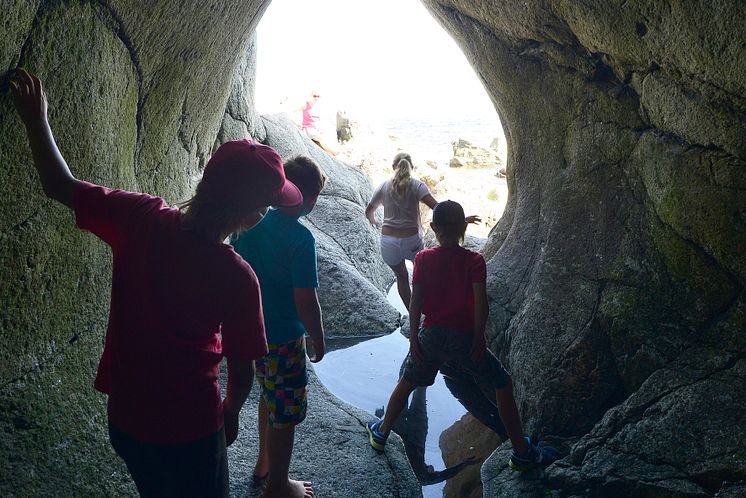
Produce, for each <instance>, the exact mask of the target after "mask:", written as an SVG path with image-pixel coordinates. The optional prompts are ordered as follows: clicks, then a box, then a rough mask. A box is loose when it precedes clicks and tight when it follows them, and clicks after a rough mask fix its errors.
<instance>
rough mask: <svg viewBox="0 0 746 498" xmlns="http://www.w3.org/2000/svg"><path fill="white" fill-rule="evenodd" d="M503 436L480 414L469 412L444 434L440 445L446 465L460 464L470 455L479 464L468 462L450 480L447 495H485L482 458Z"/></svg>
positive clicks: (490, 452) (478, 496)
mask: <svg viewBox="0 0 746 498" xmlns="http://www.w3.org/2000/svg"><path fill="white" fill-rule="evenodd" d="M501 441H502V439H501V438H500V436H498V435H497V434H496V433H495V432H493V431H491V430H490V429H488V428H487V427H485V426H484V425H483V424H481V423H480V422H479V421H478V420H477V419H476V418H474V417H473V416H472V415H470V414H468V413H467V414H466V415H464V416H463V417H461V419H460V420H459V421H457V422H456V423H454V424H453V425H452V426H451V427H449V428H448V429H446V430H445V431H443V433H441V435H440V440H439V445H440V449H441V451H442V453H443V461H444V462H445V464H446V466H448V467H450V466H453V465H457V464H459V463H460V462H463V461H465V460H467V459H469V458H474V459H475V464H474V465H470V466H467V467H466V468H464V469H463V470H461V472H459V473H458V474H457V475H456V476H455V477H452V478H451V479H449V480H448V482H447V483H446V486H445V488H444V489H443V496H445V497H451V496H453V497H463V498H481V497H482V480H481V476H480V467H481V462H482V461H483V460H484V459H486V458H487V457H489V456H490V455H491V454H492V452H493V451H494V450H495V448H497V447H498V446H499V444H500V442H501Z"/></svg>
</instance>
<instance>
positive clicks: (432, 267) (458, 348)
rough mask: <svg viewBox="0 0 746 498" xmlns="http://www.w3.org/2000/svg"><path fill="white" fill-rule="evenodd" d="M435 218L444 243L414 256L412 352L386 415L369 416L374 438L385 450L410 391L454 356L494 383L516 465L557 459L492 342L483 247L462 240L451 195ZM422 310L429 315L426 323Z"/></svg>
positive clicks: (462, 220) (459, 213)
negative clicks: (525, 419) (527, 419)
mask: <svg viewBox="0 0 746 498" xmlns="http://www.w3.org/2000/svg"><path fill="white" fill-rule="evenodd" d="M430 226H431V228H432V229H433V231H434V232H435V236H436V237H437V239H438V243H439V244H440V245H439V246H438V247H434V248H432V249H426V250H423V251H420V252H419V253H418V254H417V256H416V257H415V262H414V273H413V274H412V285H413V288H412V300H411V302H410V308H409V354H408V355H407V358H406V364H405V366H404V373H403V374H402V376H401V378H400V379H399V383H398V384H397V385H396V387H395V388H394V392H393V393H391V398H390V399H389V402H388V405H387V407H386V412H385V414H384V418H383V420H376V421H370V422H368V423H367V424H366V429H367V432H368V440H369V442H370V445H371V446H372V447H373V448H374V449H375V450H378V451H383V450H384V448H385V445H386V440H387V439H388V436H389V431H390V430H391V428H392V427H393V424H394V421H395V420H396V418H397V417H398V416H399V414H400V413H401V411H402V410H403V409H404V407H405V406H406V403H407V399H408V398H409V395H410V394H411V393H412V391H414V390H415V389H416V388H417V387H418V386H430V385H432V384H433V382H434V381H435V376H436V375H437V373H438V370H439V369H440V368H441V366H444V365H445V366H448V365H450V364H455V365H458V366H459V368H460V369H461V370H463V371H465V372H468V373H469V374H470V375H471V376H472V377H474V380H475V381H476V382H477V383H479V384H483V385H488V386H491V388H492V389H493V390H494V391H495V395H496V398H497V406H498V410H499V413H500V418H501V419H502V422H503V424H504V426H505V430H506V431H507V433H508V437H509V438H510V441H511V443H512V444H513V451H512V453H511V456H510V460H509V462H508V464H509V465H510V467H511V468H512V469H513V470H521V471H522V470H527V469H530V468H533V467H536V466H546V465H549V464H551V463H552V462H554V461H555V460H556V459H557V458H558V457H559V454H558V452H557V450H556V449H554V448H551V447H546V446H539V445H538V444H536V442H535V441H533V440H532V439H531V438H530V437H528V436H524V435H523V428H522V424H521V419H520V415H519V414H518V408H517V406H516V403H515V398H514V397H513V384H512V382H511V380H510V376H509V375H508V372H506V371H505V369H504V368H503V366H502V365H501V364H500V361H499V360H498V359H497V358H495V355H493V354H492V352H491V351H489V350H488V349H487V346H486V341H485V337H484V329H485V324H486V322H487V314H488V304H487V290H486V265H485V262H484V258H483V257H482V255H481V254H479V253H476V252H473V251H470V250H468V249H466V248H464V247H462V246H461V245H460V243H461V242H462V241H463V240H464V236H465V233H466V227H467V222H466V217H465V216H464V210H463V208H462V207H461V205H460V204H458V203H457V202H453V201H444V202H441V203H439V204H438V205H436V206H435V209H434V210H433V221H432V223H431V225H430ZM423 313H424V315H425V321H424V322H423V326H422V328H421V329H420V317H421V315H422V314H423Z"/></svg>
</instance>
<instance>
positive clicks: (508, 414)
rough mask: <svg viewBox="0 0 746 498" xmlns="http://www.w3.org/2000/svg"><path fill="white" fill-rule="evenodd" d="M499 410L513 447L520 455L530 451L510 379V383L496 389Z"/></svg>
mask: <svg viewBox="0 0 746 498" xmlns="http://www.w3.org/2000/svg"><path fill="white" fill-rule="evenodd" d="M496 397H497V410H498V412H500V419H502V421H503V425H504V426H505V432H507V433H508V438H510V442H511V443H512V444H513V448H515V450H516V451H517V452H518V454H519V455H524V454H525V453H526V452H527V451H528V443H526V440H525V439H524V438H523V427H522V425H521V415H520V414H519V413H518V406H516V404H515V398H514V397H513V382H512V381H508V385H507V386H505V387H503V388H502V389H498V390H497V391H496Z"/></svg>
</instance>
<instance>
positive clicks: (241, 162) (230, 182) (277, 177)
mask: <svg viewBox="0 0 746 498" xmlns="http://www.w3.org/2000/svg"><path fill="white" fill-rule="evenodd" d="M200 190H202V191H204V192H206V193H208V194H210V195H211V196H214V197H216V198H220V199H224V200H226V201H228V202H231V203H233V204H234V205H245V206H246V207H260V206H282V207H293V206H298V205H300V204H302V203H303V195H302V194H301V193H300V190H298V187H296V186H295V185H293V183H292V182H290V181H289V180H287V179H286V178H285V169H284V168H283V166H282V158H281V157H280V155H279V154H278V153H277V151H275V149H273V148H272V147H268V146H266V145H263V144H260V143H258V142H253V141H251V140H247V139H243V140H233V141H231V142H225V143H224V144H223V145H221V146H220V147H218V150H216V151H215V153H214V154H213V155H212V157H211V158H210V160H209V161H208V162H207V166H205V170H204V172H203V174H202V181H201V182H200Z"/></svg>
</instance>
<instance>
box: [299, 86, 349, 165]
mask: <svg viewBox="0 0 746 498" xmlns="http://www.w3.org/2000/svg"><path fill="white" fill-rule="evenodd" d="M320 98H321V94H320V93H319V92H318V91H316V90H314V91H312V92H311V96H310V97H309V99H308V100H307V101H306V103H305V104H303V106H301V107H299V108H298V109H296V112H301V113H302V117H301V129H302V130H303V131H305V132H306V135H308V138H310V139H311V140H313V141H314V142H316V143H317V144H318V145H319V147H321V148H322V149H324V150H325V151H326V152H327V153H329V154H331V155H332V156H336V155H337V154H338V152H339V150H338V148H337V147H336V146H334V145H332V144H331V143H329V141H328V140H327V139H326V137H325V135H324V133H323V132H322V131H321V116H320V115H319V113H318V108H317V107H316V105H317V104H318V102H319V99H320Z"/></svg>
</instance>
